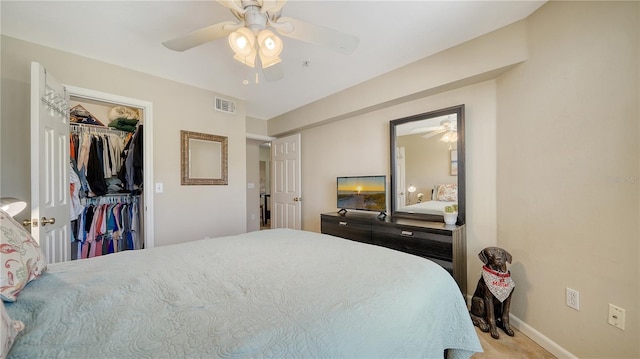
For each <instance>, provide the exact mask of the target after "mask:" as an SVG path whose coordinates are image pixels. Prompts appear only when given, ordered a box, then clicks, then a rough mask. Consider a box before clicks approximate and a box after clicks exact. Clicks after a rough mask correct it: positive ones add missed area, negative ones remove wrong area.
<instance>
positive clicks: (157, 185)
mask: <svg viewBox="0 0 640 359" xmlns="http://www.w3.org/2000/svg"><path fill="white" fill-rule="evenodd" d="M163 190H164V189H163V188H162V182H158V183H156V193H162V191H163Z"/></svg>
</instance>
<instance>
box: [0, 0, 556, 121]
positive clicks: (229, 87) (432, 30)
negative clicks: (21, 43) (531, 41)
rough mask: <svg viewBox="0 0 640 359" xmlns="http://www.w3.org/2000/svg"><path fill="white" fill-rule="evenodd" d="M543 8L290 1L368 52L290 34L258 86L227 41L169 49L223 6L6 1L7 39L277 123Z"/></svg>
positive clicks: (291, 10)
mask: <svg viewBox="0 0 640 359" xmlns="http://www.w3.org/2000/svg"><path fill="white" fill-rule="evenodd" d="M543 3H544V1H504V0H502V1H416V0H414V1H364V0H359V1H356V0H348V1H347V0H342V1H307V0H289V2H287V3H286V4H285V6H284V8H283V13H282V16H287V17H292V18H296V19H298V20H303V21H306V22H311V23H314V24H317V25H323V26H326V27H330V28H333V29H335V30H339V31H342V32H345V33H349V34H352V35H356V36H357V37H359V39H360V43H359V46H358V48H357V49H356V51H355V52H354V53H353V54H351V55H343V54H339V53H335V52H333V51H331V50H329V49H325V48H320V47H317V46H314V45H310V44H307V43H304V42H300V41H298V40H293V39H290V38H283V41H284V50H283V52H282V54H281V57H282V68H283V71H284V78H283V79H282V80H279V81H274V82H267V81H266V80H264V79H261V80H260V82H259V84H257V85H256V84H255V83H254V81H253V80H255V70H251V69H250V68H248V67H246V66H244V65H242V64H240V63H239V62H236V61H235V60H233V59H232V56H233V52H232V50H231V49H230V48H229V45H228V43H227V40H226V39H225V38H223V39H218V40H215V41H213V42H211V43H207V44H205V45H202V46H199V47H196V48H193V49H191V50H187V51H185V52H175V51H171V50H169V49H167V48H165V47H164V46H163V45H162V44H161V43H162V41H165V40H168V39H171V38H174V37H176V36H179V35H183V34H185V33H188V32H190V31H193V30H196V29H199V28H201V27H205V26H208V25H212V24H214V23H218V22H221V21H228V20H235V17H234V16H233V15H232V14H231V12H230V11H229V10H228V9H227V8H225V7H223V6H222V5H220V4H219V3H217V2H216V1H215V0H209V1H183V0H180V1H51V0H49V1H7V0H3V1H1V2H0V6H1V8H0V11H1V12H0V14H1V31H2V34H4V35H7V36H11V37H15V38H18V39H22V40H26V41H29V42H34V43H37V44H42V45H45V46H49V47H53V48H57V49H61V50H64V51H68V52H71V53H74V54H78V55H81V56H86V57H89V58H93V59H98V60H101V61H104V62H108V63H111V64H115V65H120V66H123V67H127V68H130V69H134V70H137V71H141V72H145V73H149V74H152V75H156V76H159V77H163V78H167V79H171V80H175V81H179V82H182V83H185V84H189V85H193V86H197V87H200V88H204V89H208V90H211V91H215V92H218V93H221V94H224V95H226V96H232V97H236V98H239V99H241V100H244V101H246V111H247V115H248V116H252V117H256V118H260V119H270V118H273V117H275V116H277V115H280V114H282V113H285V112H288V111H290V110H293V109H295V108H298V107H300V106H303V105H305V104H308V103H311V102H313V101H315V100H318V99H321V98H323V97H326V96H328V95H330V94H333V93H335V92H338V91H340V90H343V89H346V88H348V87H351V86H354V85H356V84H359V83H362V82H364V81H366V80H368V79H371V78H373V77H376V76H378V75H381V74H383V73H386V72H389V71H391V70H394V69H396V68H399V67H402V66H404V65H407V64H409V63H412V62H414V61H417V60H419V59H421V58H424V57H427V56H429V55H432V54H434V53H437V52H440V51H442V50H445V49H447V48H450V47H452V46H455V45H457V44H460V43H462V42H465V41H467V40H470V39H472V38H475V37H478V36H480V35H483V34H486V33H488V32H491V31H493V30H496V29H498V28H501V27H503V26H506V25H508V24H511V23H513V22H516V21H518V20H521V19H523V18H525V17H527V16H528V15H529V14H531V13H532V12H533V11H535V10H536V9H537V8H539V7H540V6H541V5H542V4H543ZM305 61H309V63H310V65H309V66H308V67H305V66H303V63H304V62H305ZM470 61H472V60H470ZM44 65H45V66H46V64H44ZM259 76H262V74H261V73H260V74H259ZM245 79H249V80H251V81H250V84H249V85H243V80H245ZM97 90H99V89H97ZM212 103H213V100H212Z"/></svg>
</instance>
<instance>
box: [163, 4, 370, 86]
mask: <svg viewBox="0 0 640 359" xmlns="http://www.w3.org/2000/svg"><path fill="white" fill-rule="evenodd" d="M217 1H218V3H220V4H221V5H223V6H225V7H227V8H229V9H230V10H231V13H232V14H233V15H234V16H235V17H236V19H237V21H223V22H220V23H217V24H214V25H210V26H207V27H204V28H202V29H199V30H195V31H192V32H190V33H188V34H186V35H183V36H178V37H176V38H173V39H171V40H167V41H164V42H163V43H162V44H163V45H164V46H165V47H167V48H169V49H171V50H175V51H185V50H188V49H191V48H193V47H196V46H200V45H202V44H205V43H207V42H210V41H213V40H216V39H219V38H222V37H224V36H228V40H229V46H231V48H232V49H233V51H234V53H235V55H234V56H233V58H234V59H236V60H237V61H239V62H241V63H243V64H245V65H247V66H250V67H256V64H258V63H259V66H258V67H261V68H262V70H263V73H264V76H265V78H266V79H267V80H278V79H280V78H282V77H283V76H284V75H283V73H282V69H281V68H280V66H279V63H280V62H281V58H280V53H281V52H282V48H283V45H282V40H281V39H280V38H279V37H278V36H277V35H276V34H275V33H274V32H273V31H271V29H273V30H275V31H276V32H277V33H278V34H280V35H282V36H285V37H289V38H292V39H296V40H300V41H304V42H307V43H311V44H315V45H319V46H322V47H326V48H329V49H331V50H334V51H337V52H340V53H343V54H350V53H352V52H353V51H354V50H355V49H356V48H357V47H358V41H359V40H358V38H357V37H355V36H353V35H348V34H345V33H342V32H340V31H337V30H333V29H330V28H327V27H324V26H320V25H315V24H311V23H308V22H304V21H300V20H296V19H293V18H289V17H281V15H282V7H283V6H284V5H285V3H286V0H217ZM270 28H271V29H270Z"/></svg>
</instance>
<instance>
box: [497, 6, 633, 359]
mask: <svg viewBox="0 0 640 359" xmlns="http://www.w3.org/2000/svg"><path fill="white" fill-rule="evenodd" d="M638 4H639V3H638V2H551V3H548V4H547V5H545V6H543V7H542V8H541V9H540V10H539V11H537V12H536V13H534V14H533V15H532V16H530V18H529V20H528V21H527V27H528V42H529V52H530V57H529V59H528V60H527V61H526V62H524V63H523V64H521V65H519V66H517V67H516V68H514V69H513V70H512V71H510V72H507V73H505V74H504V75H503V76H502V77H500V78H499V79H498V128H497V133H498V136H497V138H498V176H497V183H498V189H499V190H498V244H499V245H500V246H502V247H504V248H508V249H509V250H510V252H511V254H512V255H513V258H514V261H515V262H514V265H513V266H512V271H513V274H514V278H515V282H516V285H517V287H516V292H515V295H514V301H513V304H512V311H513V312H514V313H515V315H516V316H518V317H519V318H520V319H522V320H524V321H525V322H527V323H528V324H530V325H531V326H533V327H535V328H537V329H538V330H539V331H541V332H543V333H544V334H545V335H546V336H548V337H550V338H552V339H554V340H555V341H556V342H557V343H559V344H560V345H562V346H563V347H564V348H565V349H567V350H569V351H570V352H572V353H574V354H576V355H577V356H579V357H581V358H638V357H640V348H639V344H638V339H639V338H640V331H639V329H638V325H639V321H638V320H639V319H640V312H639V309H640V308H639V306H640V297H639V293H640V277H639V274H640V266H639V264H638V263H639V259H640V257H639V253H640V247H639V242H640V236H639V233H640V232H639V230H638V223H639V218H640V212H639V203H638V200H639V198H640V197H639V194H640V193H639V190H638V185H639V183H640V181H639V180H638V179H639V177H638V175H639V165H638V163H639V153H640V151H639V146H638V143H639V142H640V141H639V140H640V138H639V118H640V112H639V110H638V99H639V95H640V92H639V91H638V86H639V85H638V83H639V82H638V81H639V72H638V67H639V64H640V58H639V55H638V48H639V47H638V43H639V36H638V33H639V31H640V30H639V29H640V27H639V23H638V18H639V8H638ZM566 287H570V288H573V289H576V290H578V291H579V292H580V311H579V312H578V311H575V310H573V309H570V308H569V307H567V306H565V304H564V303H565V288H566ZM609 303H613V304H615V305H618V306H620V307H623V308H625V309H626V315H627V320H626V330H625V331H621V330H619V329H617V328H614V327H613V326H610V325H608V324H607V312H608V304H609Z"/></svg>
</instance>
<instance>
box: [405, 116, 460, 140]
mask: <svg viewBox="0 0 640 359" xmlns="http://www.w3.org/2000/svg"><path fill="white" fill-rule="evenodd" d="M438 123H439V125H436V124H438ZM456 126H457V119H456V117H455V116H441V117H435V118H430V119H428V120H425V121H424V122H422V125H421V126H419V127H415V128H413V129H412V130H411V133H412V134H421V133H423V135H422V136H421V137H422V138H431V137H433V136H436V135H439V134H443V135H442V137H441V138H440V140H441V141H442V142H448V143H452V142H456V141H458V131H457V128H456Z"/></svg>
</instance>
